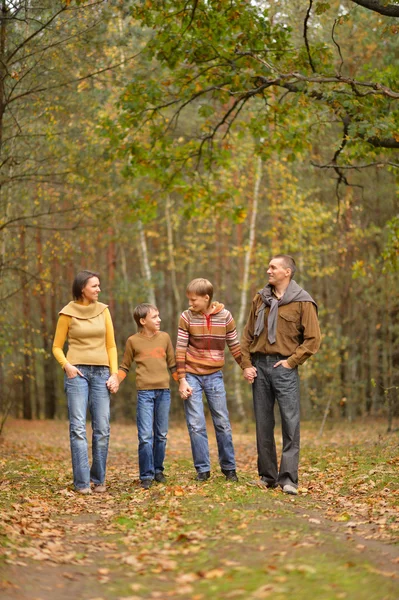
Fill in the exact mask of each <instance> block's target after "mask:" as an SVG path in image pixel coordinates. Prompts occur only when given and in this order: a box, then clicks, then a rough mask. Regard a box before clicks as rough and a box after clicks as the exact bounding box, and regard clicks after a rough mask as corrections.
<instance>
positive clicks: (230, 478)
mask: <svg viewBox="0 0 399 600" xmlns="http://www.w3.org/2000/svg"><path fill="white" fill-rule="evenodd" d="M222 473H223V475H224V476H225V477H226V479H227V481H238V477H237V473H236V472H235V469H232V470H231V471H226V469H222Z"/></svg>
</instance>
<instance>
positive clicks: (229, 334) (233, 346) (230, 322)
mask: <svg viewBox="0 0 399 600" xmlns="http://www.w3.org/2000/svg"><path fill="white" fill-rule="evenodd" d="M226 312H227V318H226V344H227V345H228V347H229V350H230V352H231V354H232V355H233V358H234V360H235V361H236V363H237V364H238V365H240V366H241V348H240V342H239V341H238V335H237V329H236V324H235V322H234V319H233V317H232V315H231V313H230V312H229V311H226Z"/></svg>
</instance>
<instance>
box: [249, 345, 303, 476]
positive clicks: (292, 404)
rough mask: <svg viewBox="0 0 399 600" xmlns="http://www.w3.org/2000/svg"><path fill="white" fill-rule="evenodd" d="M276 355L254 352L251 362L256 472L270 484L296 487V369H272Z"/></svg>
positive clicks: (297, 446)
mask: <svg viewBox="0 0 399 600" xmlns="http://www.w3.org/2000/svg"><path fill="white" fill-rule="evenodd" d="M284 358H285V357H284V356H281V355H280V354H273V355H266V354H260V353H256V354H255V355H254V356H253V357H252V364H253V365H254V366H255V367H256V369H257V372H258V375H257V377H256V378H255V380H254V383H253V386H252V393H253V400H254V411H255V421H256V443H257V450H258V471H259V475H260V476H261V477H263V478H264V479H265V481H266V482H267V484H268V485H269V486H270V487H273V486H275V485H277V484H278V485H280V486H281V487H284V486H285V485H286V484H290V485H293V486H294V487H297V486H298V465H299V444H300V414H299V375H298V368H297V367H295V368H294V369H287V368H285V367H283V366H282V365H279V366H278V367H276V368H274V365H275V364H276V362H278V361H279V360H283V359H284ZM276 400H277V404H278V407H279V409H280V415H281V428H282V434H283V448H282V454H281V461H280V468H278V465H277V452H276V444H275V440H274V425H275V420H274V404H275V401H276Z"/></svg>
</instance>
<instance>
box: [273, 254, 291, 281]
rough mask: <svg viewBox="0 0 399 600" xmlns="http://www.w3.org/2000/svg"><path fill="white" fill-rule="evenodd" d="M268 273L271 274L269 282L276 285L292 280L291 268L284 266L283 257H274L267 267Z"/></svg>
mask: <svg viewBox="0 0 399 600" xmlns="http://www.w3.org/2000/svg"><path fill="white" fill-rule="evenodd" d="M267 274H268V276H269V283H270V284H271V285H274V286H276V285H279V284H281V283H283V282H289V281H290V276H291V269H287V267H286V266H284V261H283V259H282V258H272V260H271V261H270V263H269V268H268V269H267Z"/></svg>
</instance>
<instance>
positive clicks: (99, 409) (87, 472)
mask: <svg viewBox="0 0 399 600" xmlns="http://www.w3.org/2000/svg"><path fill="white" fill-rule="evenodd" d="M75 366H76V367H77V368H78V369H79V371H81V372H82V373H83V377H81V376H80V375H77V376H76V377H73V378H72V379H68V377H67V376H65V383H64V385H65V392H66V395H67V400H68V415H69V437H70V442H71V454H72V470H73V484H74V486H75V488H76V489H84V488H88V487H90V481H92V482H93V483H95V484H103V483H104V481H105V471H106V465H107V456H108V444H109V433H110V425H109V419H110V394H109V391H108V388H107V386H106V382H107V380H108V378H109V368H108V367H101V366H100V367H98V366H94V365H75ZM87 408H89V410H90V414H91V426H92V430H93V437H92V465H91V468H90V466H89V453H88V444H87V437H86V415H87Z"/></svg>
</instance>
